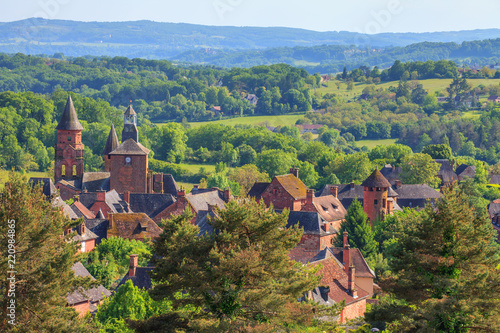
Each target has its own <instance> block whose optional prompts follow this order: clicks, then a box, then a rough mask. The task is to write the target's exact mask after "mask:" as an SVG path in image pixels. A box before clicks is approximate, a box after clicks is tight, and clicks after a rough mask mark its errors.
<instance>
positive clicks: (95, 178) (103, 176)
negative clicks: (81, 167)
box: [82, 172, 110, 192]
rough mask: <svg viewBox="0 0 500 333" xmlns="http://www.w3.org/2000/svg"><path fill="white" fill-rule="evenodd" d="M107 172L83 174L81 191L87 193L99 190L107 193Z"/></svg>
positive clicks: (108, 175)
mask: <svg viewBox="0 0 500 333" xmlns="http://www.w3.org/2000/svg"><path fill="white" fill-rule="evenodd" d="M109 177H110V173H109V172H84V173H83V177H82V189H86V190H87V191H89V192H97V191H99V190H104V191H109V190H110V188H109V187H110V185H109V184H110V183H109Z"/></svg>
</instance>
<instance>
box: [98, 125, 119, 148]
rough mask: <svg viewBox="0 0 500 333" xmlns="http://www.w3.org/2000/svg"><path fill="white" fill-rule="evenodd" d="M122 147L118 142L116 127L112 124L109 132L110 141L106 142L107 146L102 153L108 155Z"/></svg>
mask: <svg viewBox="0 0 500 333" xmlns="http://www.w3.org/2000/svg"><path fill="white" fill-rule="evenodd" d="M119 145H120V142H119V141H118V136H117V135H116V131H115V125H114V124H111V129H110V130H109V134H108V139H107V140H106V145H105V146H104V150H103V151H102V154H103V155H107V154H109V153H111V152H112V151H113V150H115V149H116V148H117V147H118V146H119Z"/></svg>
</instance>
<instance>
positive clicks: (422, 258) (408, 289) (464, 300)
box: [368, 185, 500, 332]
mask: <svg viewBox="0 0 500 333" xmlns="http://www.w3.org/2000/svg"><path fill="white" fill-rule="evenodd" d="M394 239H395V240H396V244H395V246H393V247H391V249H392V251H391V253H390V255H391V257H392V258H391V260H390V266H391V270H392V272H393V273H395V276H393V277H390V278H387V279H385V280H383V281H382V288H383V289H384V290H386V291H388V292H390V293H392V294H393V295H394V296H396V297H398V298H400V299H402V300H403V301H404V302H403V303H401V304H400V305H397V306H396V305H393V306H391V307H390V308H388V307H386V308H385V311H384V309H381V308H379V309H377V307H376V308H375V309H374V313H373V314H370V315H369V316H368V317H369V318H370V317H373V318H375V317H377V316H378V317H379V318H383V317H385V318H388V317H391V318H392V319H391V322H390V323H389V326H390V327H391V329H392V330H393V331H398V332H409V331H411V332H414V331H426V332H427V331H438V332H499V331H500V319H499V316H498V314H499V310H498V309H499V306H500V270H499V269H498V268H499V265H500V256H499V253H500V252H499V246H498V244H497V243H496V242H495V233H494V230H493V228H492V225H491V221H490V220H489V218H488V216H487V214H486V211H484V210H483V211H482V212H481V213H479V212H476V209H475V207H474V206H472V205H471V202H470V199H469V198H468V194H467V192H466V191H464V190H463V189H462V188H461V187H459V186H458V185H454V186H452V187H448V188H446V189H445V190H444V192H443V197H441V199H439V200H438V201H437V202H436V203H435V205H434V206H432V205H427V206H426V208H425V210H424V211H423V212H421V213H420V214H415V215H413V216H406V217H405V218H404V219H400V220H399V224H398V226H397V228H396V232H395V233H394ZM377 311H378V313H377ZM395 314H397V315H395Z"/></svg>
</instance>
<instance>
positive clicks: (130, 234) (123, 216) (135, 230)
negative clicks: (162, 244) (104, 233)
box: [108, 213, 162, 240]
mask: <svg viewBox="0 0 500 333" xmlns="http://www.w3.org/2000/svg"><path fill="white" fill-rule="evenodd" d="M108 218H109V223H110V225H111V228H109V229H108V238H109V237H113V236H115V237H121V238H126V239H135V240H144V239H146V238H151V239H153V238H157V237H158V236H159V235H160V233H161V232H162V229H161V228H160V227H159V226H158V225H157V224H156V223H155V222H154V221H153V220H151V219H150V218H149V217H148V216H147V215H146V214H144V213H116V214H110V215H109V217H108Z"/></svg>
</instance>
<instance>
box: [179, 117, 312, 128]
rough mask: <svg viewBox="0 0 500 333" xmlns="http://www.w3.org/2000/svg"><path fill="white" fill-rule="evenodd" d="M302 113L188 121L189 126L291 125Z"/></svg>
mask: <svg viewBox="0 0 500 333" xmlns="http://www.w3.org/2000/svg"><path fill="white" fill-rule="evenodd" d="M303 117H304V115H303V114H293V115H282V116H254V117H237V118H231V119H223V120H215V121H201V122H193V123H189V124H190V125H191V127H195V128H196V127H199V126H202V125H206V124H224V125H229V126H234V125H266V126H274V127H276V126H293V125H295V123H296V122H297V120H298V119H301V118H303Z"/></svg>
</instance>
